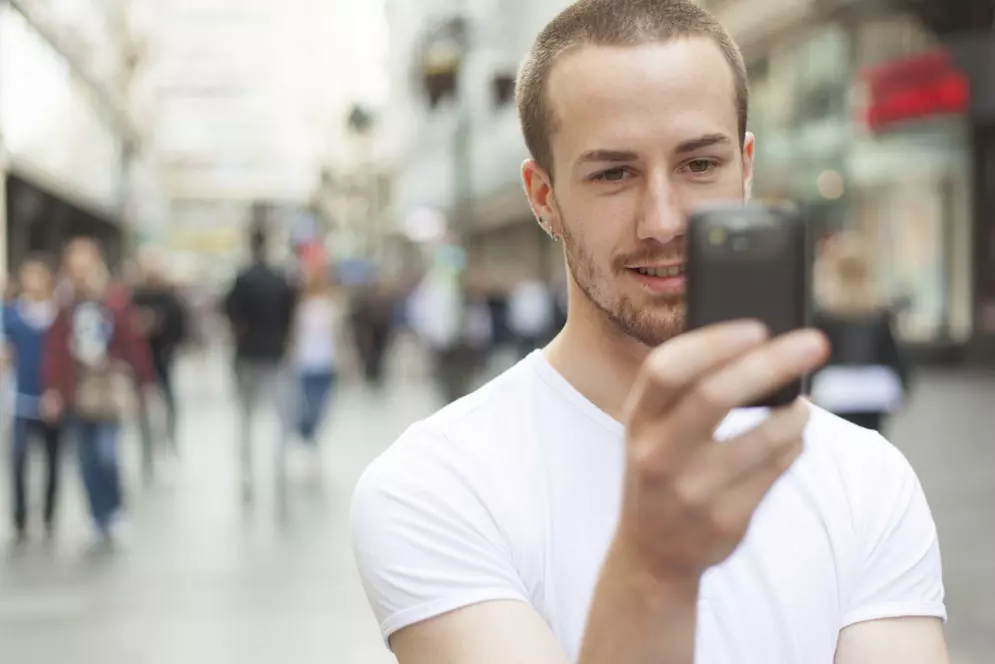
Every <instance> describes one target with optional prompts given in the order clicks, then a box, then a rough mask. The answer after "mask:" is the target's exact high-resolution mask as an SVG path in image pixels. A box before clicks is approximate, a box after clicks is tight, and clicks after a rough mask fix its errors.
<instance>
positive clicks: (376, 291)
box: [351, 280, 394, 389]
mask: <svg viewBox="0 0 995 664" xmlns="http://www.w3.org/2000/svg"><path fill="white" fill-rule="evenodd" d="M351 319H352V329H353V343H354V345H355V347H356V351H357V352H358V354H359V360H360V362H361V364H362V368H363V377H364V378H365V379H366V382H367V384H368V385H370V386H371V387H374V388H376V389H381V388H382V387H383V385H384V379H385V366H384V364H385V359H386V357H387V351H388V349H389V348H390V342H391V337H392V336H393V330H394V300H393V298H392V297H391V292H390V289H389V287H388V285H387V283H386V282H384V281H381V280H375V281H373V282H370V283H368V284H363V285H362V286H360V287H359V289H358V292H357V293H356V295H355V297H354V298H353V305H352V312H351Z"/></svg>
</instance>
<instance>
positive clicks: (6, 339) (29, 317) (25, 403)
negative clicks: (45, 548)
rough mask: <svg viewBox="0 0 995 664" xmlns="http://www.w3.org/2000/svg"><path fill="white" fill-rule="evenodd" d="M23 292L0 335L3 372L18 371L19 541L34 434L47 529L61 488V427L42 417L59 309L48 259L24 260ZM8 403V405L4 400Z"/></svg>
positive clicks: (16, 522) (8, 310)
mask: <svg viewBox="0 0 995 664" xmlns="http://www.w3.org/2000/svg"><path fill="white" fill-rule="evenodd" d="M19 281H20V283H21V285H22V293H21V296H20V298H18V300H16V301H14V302H11V303H10V304H9V305H7V306H6V307H5V308H4V311H3V325H2V327H3V329H2V334H0V371H2V370H3V369H4V368H5V365H7V364H9V363H10V362H12V363H13V366H14V371H15V376H16V378H15V382H14V385H15V395H14V401H13V411H14V419H13V426H12V429H11V431H12V436H11V443H12V444H11V452H12V457H13V459H12V460H13V462H12V463H11V470H12V471H13V482H12V486H13V489H14V533H15V539H16V542H17V543H19V544H20V543H24V542H25V541H26V539H27V531H28V522H27V495H26V494H27V487H26V484H27V475H28V473H27V460H28V449H29V446H30V444H31V438H32V437H37V438H38V439H39V442H42V443H44V445H45V456H46V462H47V464H48V468H47V478H48V483H47V487H46V490H45V514H44V518H45V532H46V535H47V536H49V537H50V536H51V535H52V534H53V532H54V527H55V509H56V505H57V502H58V495H57V494H58V486H59V465H60V464H59V441H60V437H61V435H60V433H61V432H60V427H59V426H58V424H55V423H48V422H45V421H44V420H43V419H42V417H41V409H40V402H41V396H42V360H43V355H44V353H43V351H44V347H45V337H46V336H47V335H48V330H49V328H50V327H51V325H52V322H53V321H54V319H55V314H56V312H57V310H58V307H57V306H56V304H55V299H54V296H53V294H52V287H53V277H52V270H51V268H50V267H49V265H48V262H47V261H46V259H45V258H43V257H41V256H30V257H28V258H27V260H25V261H24V263H22V264H21V269H20V271H19ZM4 406H5V407H6V404H4Z"/></svg>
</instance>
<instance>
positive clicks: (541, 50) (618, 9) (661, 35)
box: [516, 0, 750, 174]
mask: <svg viewBox="0 0 995 664" xmlns="http://www.w3.org/2000/svg"><path fill="white" fill-rule="evenodd" d="M681 37H707V38H709V39H711V40H713V41H714V42H715V43H716V44H717V45H718V47H719V48H720V49H721V50H722V54H723V55H724V56H725V59H726V61H727V62H728V63H729V66H730V67H731V68H732V73H733V79H734V81H735V87H736V99H735V103H736V113H737V115H738V119H739V133H740V142H741V143H742V142H743V141H744V140H745V139H746V119H747V114H748V111H749V99H750V92H749V84H748V82H747V75H746V64H745V63H744V62H743V54H742V52H741V51H740V50H739V47H738V46H737V45H736V42H735V41H734V40H733V38H732V36H731V35H730V34H729V32H728V31H727V30H726V29H725V28H724V27H722V24H721V23H719V22H718V21H717V20H716V19H715V17H714V16H712V15H711V14H709V13H708V12H707V11H705V10H704V9H702V8H701V7H699V6H698V5H696V4H695V3H694V2H693V0H579V1H578V2H575V3H574V4H572V5H571V6H569V7H567V8H566V9H565V10H564V11H563V12H561V13H560V15H559V16H557V17H556V18H554V19H553V20H552V21H551V22H550V23H549V24H548V25H547V26H546V27H545V28H544V29H543V31H542V32H541V33H539V36H538V38H536V41H535V44H533V46H532V49H531V51H530V52H529V54H528V55H527V56H526V58H525V61H524V62H523V63H522V66H521V69H520V70H519V72H518V84H517V90H516V96H517V104H518V116H519V120H520V121H521V124H522V134H523V135H524V136H525V144H526V145H527V146H528V149H529V152H530V153H531V154H532V158H533V159H535V160H536V162H538V163H539V165H540V166H541V167H542V168H543V169H544V170H545V171H546V172H547V173H550V174H552V166H553V155H552V149H551V148H550V140H549V137H550V134H552V132H553V128H554V123H555V118H553V117H552V113H551V112H550V110H549V103H548V101H549V100H548V99H547V98H546V88H547V85H548V82H549V75H550V72H551V71H552V69H553V65H555V64H556V61H557V59H558V58H559V57H560V55H562V54H563V52H564V51H566V50H567V49H569V48H572V47H574V46H578V45H583V44H589V45H594V46H637V45H641V44H646V43H651V42H666V41H670V40H672V39H678V38H681Z"/></svg>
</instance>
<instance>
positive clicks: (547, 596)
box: [353, 0, 947, 664]
mask: <svg viewBox="0 0 995 664" xmlns="http://www.w3.org/2000/svg"><path fill="white" fill-rule="evenodd" d="M745 78H746V77H745V72H744V66H743V60H742V57H741V55H740V53H739V51H738V49H737V48H736V46H735V45H734V44H733V42H732V40H731V39H730V37H729V35H728V34H727V33H726V31H725V30H724V29H723V28H722V27H721V26H720V25H718V24H717V23H716V22H715V21H714V19H713V18H712V17H710V16H709V15H708V14H707V13H705V12H704V11H703V10H702V9H700V8H698V7H697V6H696V5H695V4H694V3H692V2H690V0H582V1H581V2H579V3H577V4H575V5H573V6H571V7H570V8H568V9H567V10H565V11H564V12H563V13H562V14H561V15H560V16H559V17H557V18H556V19H554V20H553V22H552V23H551V24H550V25H549V26H548V27H547V28H546V29H545V30H544V31H543V32H542V34H541V35H540V36H539V38H538V41H537V42H536V44H535V46H534V47H533V49H532V52H531V53H530V54H529V56H528V58H527V59H526V62H525V64H524V66H523V68H522V70H521V74H520V77H519V81H518V105H519V112H520V115H521V118H522V126H523V130H524V134H525V138H526V143H527V144H528V146H529V149H530V151H531V153H532V156H533V159H532V160H530V161H528V162H527V163H526V164H525V165H524V167H523V175H524V180H525V185H526V189H527V192H528V195H529V198H530V201H531V204H532V207H533V209H534V211H535V213H536V215H537V216H538V217H539V218H540V223H541V224H543V226H545V227H546V228H547V229H548V231H549V232H550V234H552V235H553V236H554V237H556V238H562V240H563V243H564V251H565V255H566V258H567V263H568V265H569V271H570V275H571V279H570V286H569V287H570V306H569V315H568V322H567V324H566V326H565V328H564V330H563V332H562V333H561V334H560V335H559V336H558V337H557V338H556V339H555V340H554V341H553V342H552V343H551V344H550V345H549V346H548V347H547V348H546V349H545V350H544V351H541V352H537V353H534V354H532V355H531V356H529V357H528V358H527V359H526V360H524V361H523V362H522V363H520V364H518V365H517V366H516V367H514V368H513V369H511V370H510V371H509V372H507V373H506V374H504V375H503V376H501V377H500V378H498V379H497V380H495V381H494V382H493V383H491V384H490V385H489V386H487V387H485V388H484V389H483V390H481V391H479V392H477V393H476V394H473V395H471V396H469V397H468V398H466V399H464V400H462V401H460V402H457V403H456V404H454V405H452V406H450V407H448V408H446V409H444V410H442V411H441V412H440V413H438V414H436V415H434V416H433V417H430V418H429V419H427V420H425V421H423V422H420V423H418V424H416V425H414V426H413V427H412V428H411V429H409V430H408V431H407V432H406V433H405V434H404V435H403V436H402V437H401V439H400V440H399V441H398V442H397V443H396V444H395V445H394V446H393V447H392V448H391V449H390V450H389V451H388V452H387V453H386V454H384V455H383V456H382V457H381V458H380V459H379V460H377V461H376V462H375V463H374V464H373V465H372V466H371V467H370V469H369V470H368V471H367V472H366V474H365V475H364V477H363V478H362V480H361V481H360V483H359V485H358V487H357V489H356V496H355V499H354V505H353V523H354V535H355V547H356V552H357V557H358V562H359V566H360V569H361V571H362V574H363V579H364V582H365V587H366V590H367V593H368V595H369V598H370V600H371V602H372V604H373V607H374V609H375V612H376V614H377V616H378V618H379V620H380V624H381V628H382V630H383V633H384V636H385V637H386V638H387V639H389V643H390V645H391V647H392V648H393V650H394V652H395V654H396V655H397V657H398V660H399V661H400V663H401V664H427V663H429V662H447V663H449V664H492V663H493V664H505V663H507V662H516V663H517V664H562V663H566V662H582V663H583V664H608V663H611V664H617V663H621V662H624V663H625V664H651V663H652V664H660V663H663V662H666V663H667V664H690V663H691V662H695V663H696V664H720V663H721V664H745V663H747V662H749V663H751V664H752V663H754V662H757V663H759V662H763V663H764V664H767V663H769V664H812V663H814V662H825V663H828V662H832V661H834V658H835V662H836V663H837V664H856V663H863V662H902V663H903V664H938V663H945V662H947V655H946V648H945V644H944V637H943V631H942V619H943V618H944V605H943V587H942V583H941V579H940V560H939V552H938V547H937V540H936V530H935V527H934V524H933V521H932V518H931V516H930V513H929V510H928V507H927V505H926V502H925V499H924V497H923V494H922V490H921V488H920V486H919V483H918V481H917V480H916V476H915V474H914V473H913V471H912V469H911V468H910V467H909V465H908V463H907V462H906V461H905V460H904V459H903V458H902V456H901V455H900V454H899V452H898V451H896V450H895V449H894V448H893V447H891V446H890V445H889V444H888V443H886V442H885V441H884V440H883V439H882V438H880V437H879V436H878V435H877V434H874V433H872V432H869V431H866V430H863V429H860V428H858V427H856V426H853V425H851V424H848V423H846V422H844V421H842V420H839V419H837V418H834V417H833V416H831V415H829V414H828V413H825V412H823V411H820V410H818V409H816V408H815V407H814V406H811V405H809V404H808V403H807V402H804V401H801V400H800V401H798V402H797V403H795V404H794V405H792V406H790V407H788V408H785V409H781V410H780V411H778V412H767V411H764V410H752V409H746V410H744V409H741V408H740V407H741V406H742V405H744V404H748V403H750V402H751V401H752V400H753V399H755V398H758V397H760V396H762V395H763V394H765V393H768V392H770V391H772V389H773V388H775V387H777V386H780V385H782V384H785V383H787V382H789V381H791V380H793V379H795V378H796V377H797V376H799V375H803V374H806V373H808V372H810V371H812V370H813V369H815V368H816V367H817V366H819V365H820V364H821V363H822V362H823V361H824V359H825V357H826V354H827V348H826V344H825V341H824V339H823V338H822V337H821V335H819V334H818V333H817V332H814V331H811V330H805V331H798V332H795V333H792V334H789V335H786V336H784V337H782V338H778V339H769V338H767V335H766V331H765V330H764V329H763V328H762V327H760V326H759V325H757V324H752V323H750V322H740V323H738V324H726V325H720V326H716V327H714V328H711V329H707V330H701V331H696V332H693V333H688V334H681V332H682V331H683V326H684V301H683V295H684V285H685V284H684V277H683V276H682V275H679V276H666V277H661V276H651V274H648V272H649V273H652V272H655V269H658V268H664V267H666V268H671V267H678V268H680V267H681V266H682V264H683V260H684V248H685V247H684V233H685V225H686V223H687V221H686V220H687V217H688V211H689V210H690V209H691V208H693V207H694V206H696V205H697V204H699V203H703V202H706V201H712V200H717V199H730V198H738V199H744V198H746V197H747V196H748V195H749V188H750V180H751V176H752V157H753V153H754V139H753V137H752V136H750V135H749V134H748V133H747V132H746V109H747V86H746V80H745ZM668 272H670V270H668ZM717 441H723V442H721V443H720V442H717Z"/></svg>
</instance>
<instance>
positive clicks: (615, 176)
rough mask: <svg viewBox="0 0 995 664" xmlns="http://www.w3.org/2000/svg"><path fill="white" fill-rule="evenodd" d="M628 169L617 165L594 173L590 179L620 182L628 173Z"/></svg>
mask: <svg viewBox="0 0 995 664" xmlns="http://www.w3.org/2000/svg"><path fill="white" fill-rule="evenodd" d="M628 173H629V171H628V169H626V168H622V167H618V168H612V169H609V170H607V171H601V172H600V173H598V174H597V175H595V176H594V177H593V178H591V179H592V180H601V181H602V182H621V181H622V180H624V179H625V176H626V175H628Z"/></svg>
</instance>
